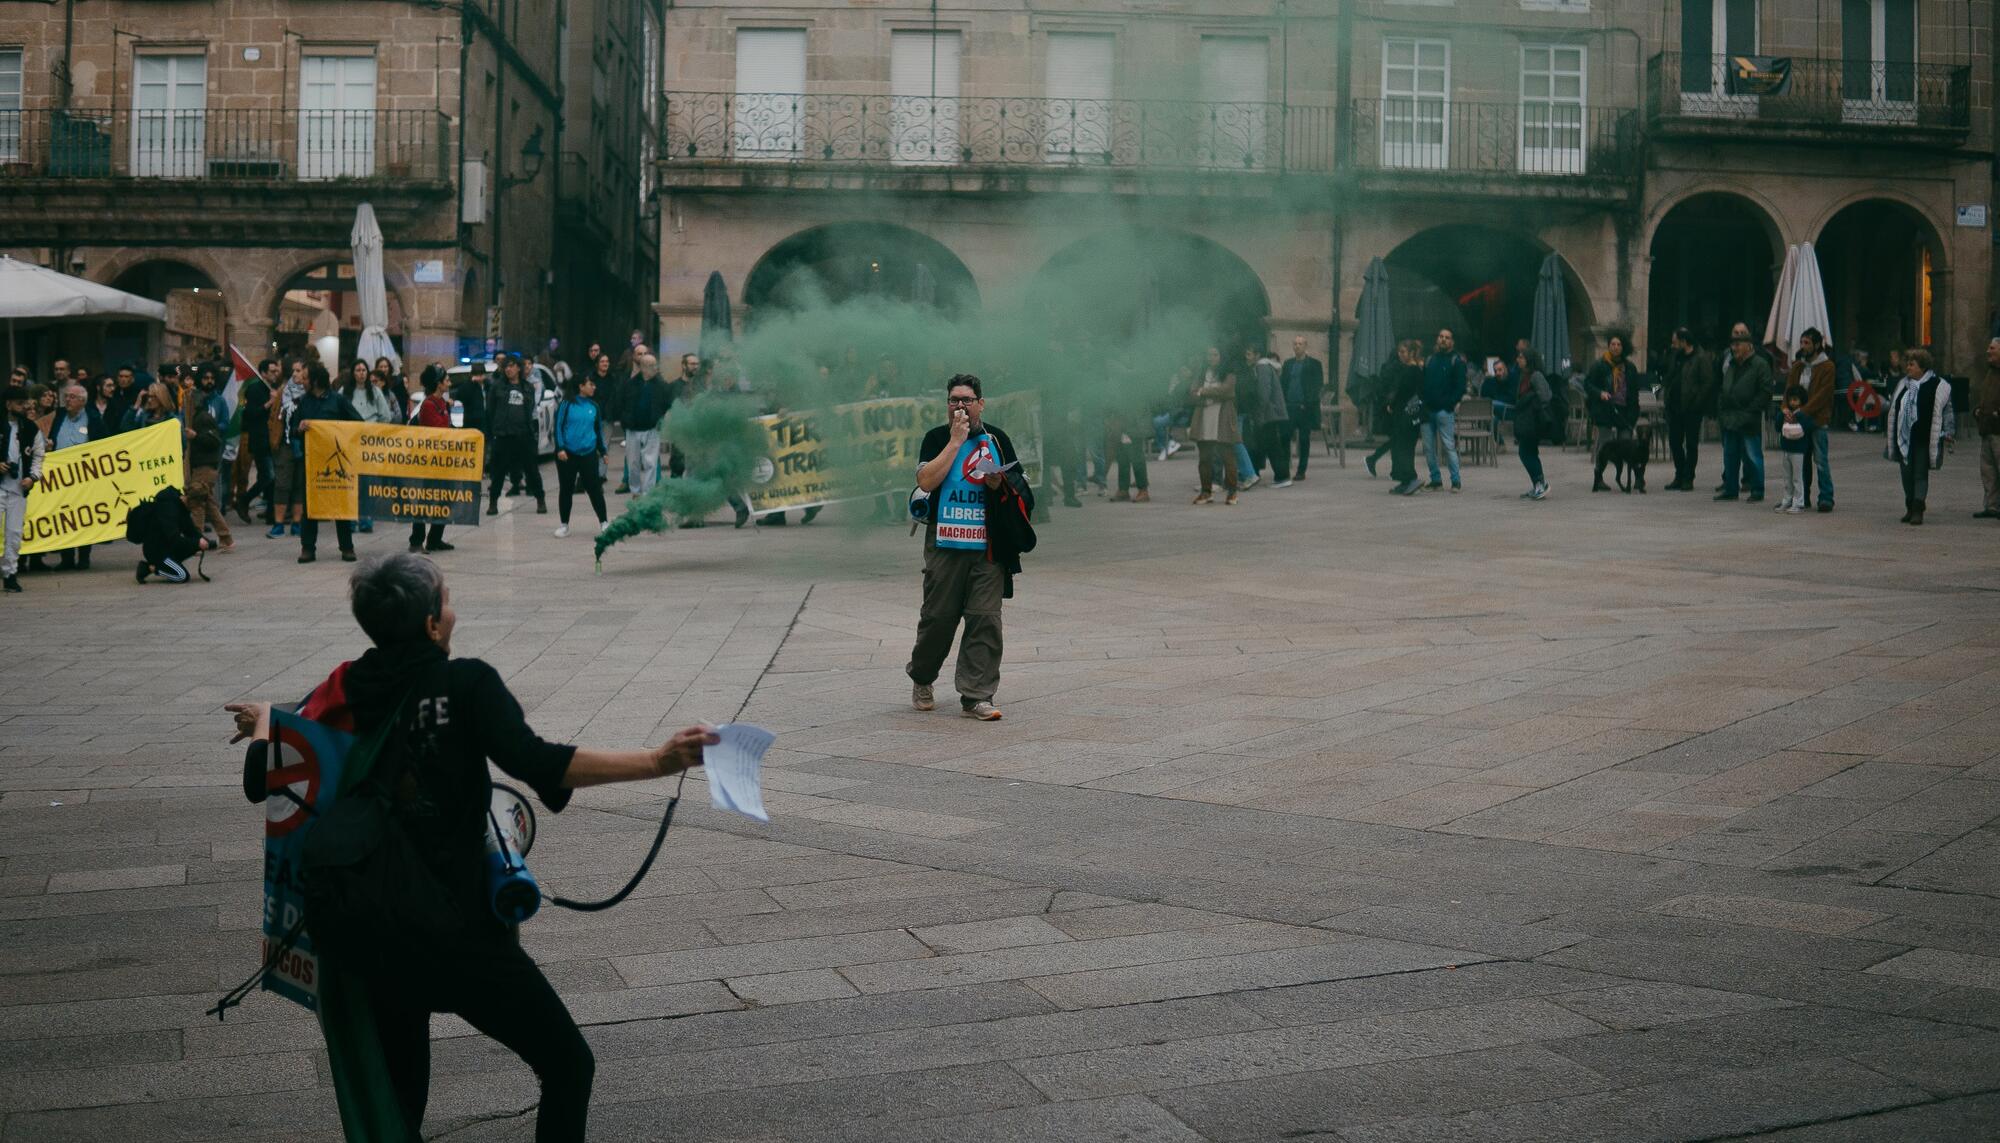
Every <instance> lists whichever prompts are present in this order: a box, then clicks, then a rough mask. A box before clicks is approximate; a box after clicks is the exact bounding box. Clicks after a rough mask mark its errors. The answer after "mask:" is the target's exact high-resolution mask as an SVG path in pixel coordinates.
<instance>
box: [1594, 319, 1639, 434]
mask: <svg viewBox="0 0 2000 1143" xmlns="http://www.w3.org/2000/svg"><path fill="white" fill-rule="evenodd" d="M1627 352H1628V347H1627V345H1626V340H1625V335H1624V334H1622V333H1614V334H1612V335H1611V336H1610V337H1609V338H1606V339H1605V344H1604V353H1603V354H1602V355H1600V356H1599V357H1598V359H1597V360H1596V361H1593V362H1591V363H1590V372H1589V373H1587V374H1585V375H1584V378H1583V393H1584V399H1585V400H1586V401H1587V402H1588V403H1589V410H1590V423H1591V424H1593V425H1596V426H1597V427H1598V428H1600V429H1604V430H1606V431H1608V432H1610V433H1611V434H1612V435H1613V436H1614V437H1617V438H1619V439H1624V438H1626V437H1630V436H1631V435H1632V433H1633V431H1634V430H1635V429H1636V428H1637V427H1638V424H1639V369H1638V366H1636V365H1634V364H1633V363H1632V361H1631V358H1630V357H1629V356H1628V355H1627Z"/></svg>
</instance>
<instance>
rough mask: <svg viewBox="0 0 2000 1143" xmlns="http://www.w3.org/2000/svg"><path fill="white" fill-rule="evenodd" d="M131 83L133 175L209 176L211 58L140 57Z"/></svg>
mask: <svg viewBox="0 0 2000 1143" xmlns="http://www.w3.org/2000/svg"><path fill="white" fill-rule="evenodd" d="M133 62H134V67H133V79H132V173H133V174H135V175H139V176H141V177H144V178H194V177H197V176H199V175H201V174H203V173H204V172H205V167H206V165H207V159H206V154H207V133H208V59H207V57H205V56H203V55H199V54H179V53H153V52H146V53H141V54H140V55H139V56H138V57H137V58H136V59H135V60H134V61H133Z"/></svg>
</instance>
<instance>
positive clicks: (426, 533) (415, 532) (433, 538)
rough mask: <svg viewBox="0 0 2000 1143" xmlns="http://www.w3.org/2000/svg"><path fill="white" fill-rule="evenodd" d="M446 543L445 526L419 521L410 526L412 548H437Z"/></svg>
mask: <svg viewBox="0 0 2000 1143" xmlns="http://www.w3.org/2000/svg"><path fill="white" fill-rule="evenodd" d="M443 542H444V525H443V524H425V523H424V522H423V521H421V520H419V521H417V522H416V523H414V524H412V525H410V546H411V547H413V548H416V547H430V548H435V547H437V546H438V545H439V544H441V543H443Z"/></svg>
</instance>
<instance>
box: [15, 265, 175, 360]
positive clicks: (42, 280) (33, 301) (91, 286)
mask: <svg viewBox="0 0 2000 1143" xmlns="http://www.w3.org/2000/svg"><path fill="white" fill-rule="evenodd" d="M116 317H134V318H144V319H146V320H148V321H160V322H163V321H166V320H167V307H166V306H164V305H162V304H160V303H159V302H156V301H153V300H152V299H151V298H142V297H140V296H139V295H137V294H128V293H126V292H125V291H123V290H114V289H112V288H111V287H110V286H100V285H98V284H97V283H96V282H93V281H90V280H89V279H88V278H79V277H77V276H76V275H74V274H65V273H63V272H62V271H60V270H49V269H45V268H43V267H41V266H37V265H35V264H34V263H32V262H19V261H16V260H14V259H13V258H10V257H8V256H6V255H4V254H0V318H5V319H6V320H7V359H8V360H9V361H10V362H11V361H13V360H14V323H15V322H17V321H27V322H50V321H82V320H88V319H91V318H98V319H103V318H116Z"/></svg>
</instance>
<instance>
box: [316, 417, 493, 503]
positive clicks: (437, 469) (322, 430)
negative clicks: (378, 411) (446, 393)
mask: <svg viewBox="0 0 2000 1143" xmlns="http://www.w3.org/2000/svg"><path fill="white" fill-rule="evenodd" d="M305 464H306V467H305V485H306V514H307V515H309V516H311V517H312V518H313V519H315V520H356V519H359V518H361V517H362V516H371V517H375V518H378V519H390V520H409V521H413V522H419V523H425V524H464V525H477V524H478V523H479V480H480V475H481V473H482V472H483V471H484V470H485V467H486V438H485V436H484V435H483V434H481V433H480V432H479V431H478V430H476V429H433V428H426V427H424V426H421V425H378V424H371V423H368V422H365V421H308V422H307V423H306V462H305Z"/></svg>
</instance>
